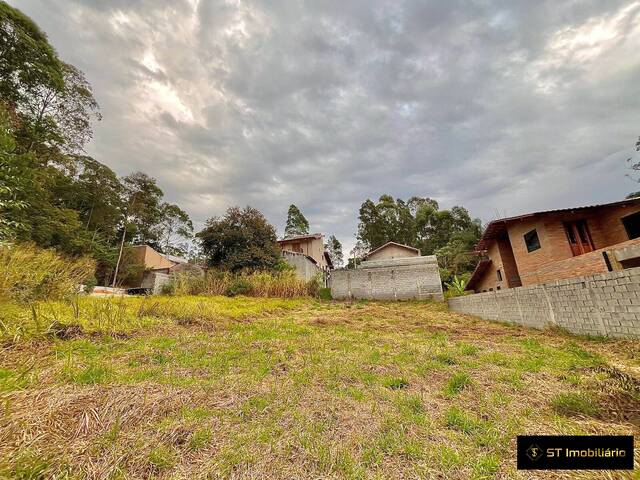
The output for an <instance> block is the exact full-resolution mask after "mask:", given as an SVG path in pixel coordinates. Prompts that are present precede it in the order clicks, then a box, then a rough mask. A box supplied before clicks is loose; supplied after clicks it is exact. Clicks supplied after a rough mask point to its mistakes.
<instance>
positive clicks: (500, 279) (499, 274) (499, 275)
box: [496, 269, 502, 282]
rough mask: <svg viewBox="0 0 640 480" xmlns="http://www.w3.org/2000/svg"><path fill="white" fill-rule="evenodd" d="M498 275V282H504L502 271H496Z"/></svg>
mask: <svg viewBox="0 0 640 480" xmlns="http://www.w3.org/2000/svg"><path fill="white" fill-rule="evenodd" d="M496 275H497V276H498V281H499V282H501V281H502V272H501V271H500V269H497V270H496Z"/></svg>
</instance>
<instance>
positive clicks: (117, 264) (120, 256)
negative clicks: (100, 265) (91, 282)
mask: <svg viewBox="0 0 640 480" xmlns="http://www.w3.org/2000/svg"><path fill="white" fill-rule="evenodd" d="M126 234H127V222H126V221H125V222H124V225H123V227H122V241H121V242H120V252H119V253H118V261H117V262H116V270H115V272H114V273H113V282H111V286H112V287H114V288H115V286H116V280H117V279H118V269H119V268H120V260H121V259H122V249H123V248H124V237H125V235H126Z"/></svg>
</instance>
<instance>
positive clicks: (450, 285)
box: [444, 275, 467, 297]
mask: <svg viewBox="0 0 640 480" xmlns="http://www.w3.org/2000/svg"><path fill="white" fill-rule="evenodd" d="M444 285H445V286H446V287H447V292H446V293H447V296H448V297H459V296H462V295H466V294H467V292H466V288H467V282H465V281H464V280H463V279H461V278H458V276H457V275H454V276H453V280H452V281H451V282H445V284H444Z"/></svg>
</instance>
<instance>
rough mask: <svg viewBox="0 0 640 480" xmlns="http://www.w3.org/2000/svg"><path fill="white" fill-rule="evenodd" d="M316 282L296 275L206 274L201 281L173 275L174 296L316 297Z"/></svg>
mask: <svg viewBox="0 0 640 480" xmlns="http://www.w3.org/2000/svg"><path fill="white" fill-rule="evenodd" d="M318 288H319V284H318V281H317V280H316V279H313V280H310V281H308V282H305V281H303V280H300V279H298V278H297V277H296V274H295V272H291V271H284V272H274V273H271V272H247V273H237V274H234V273H229V272H218V271H209V272H207V274H206V275H205V276H204V277H200V276H193V275H189V274H183V275H176V276H175V277H174V279H173V293H175V294H176V295H227V296H235V295H237V294H239V295H247V296H252V297H279V298H295V297H306V296H315V295H317V292H318Z"/></svg>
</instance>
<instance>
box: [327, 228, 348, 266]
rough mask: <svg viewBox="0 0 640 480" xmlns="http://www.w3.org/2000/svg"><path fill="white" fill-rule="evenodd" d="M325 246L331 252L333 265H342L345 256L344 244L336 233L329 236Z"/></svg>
mask: <svg viewBox="0 0 640 480" xmlns="http://www.w3.org/2000/svg"><path fill="white" fill-rule="evenodd" d="M324 248H325V250H326V251H327V253H328V254H329V257H330V258H331V262H332V263H333V266H334V267H336V268H340V267H342V264H343V263H344V256H343V254H342V244H341V243H340V241H339V240H338V239H337V238H336V237H335V235H331V236H330V237H329V240H328V241H327V243H326V244H325V246H324Z"/></svg>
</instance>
